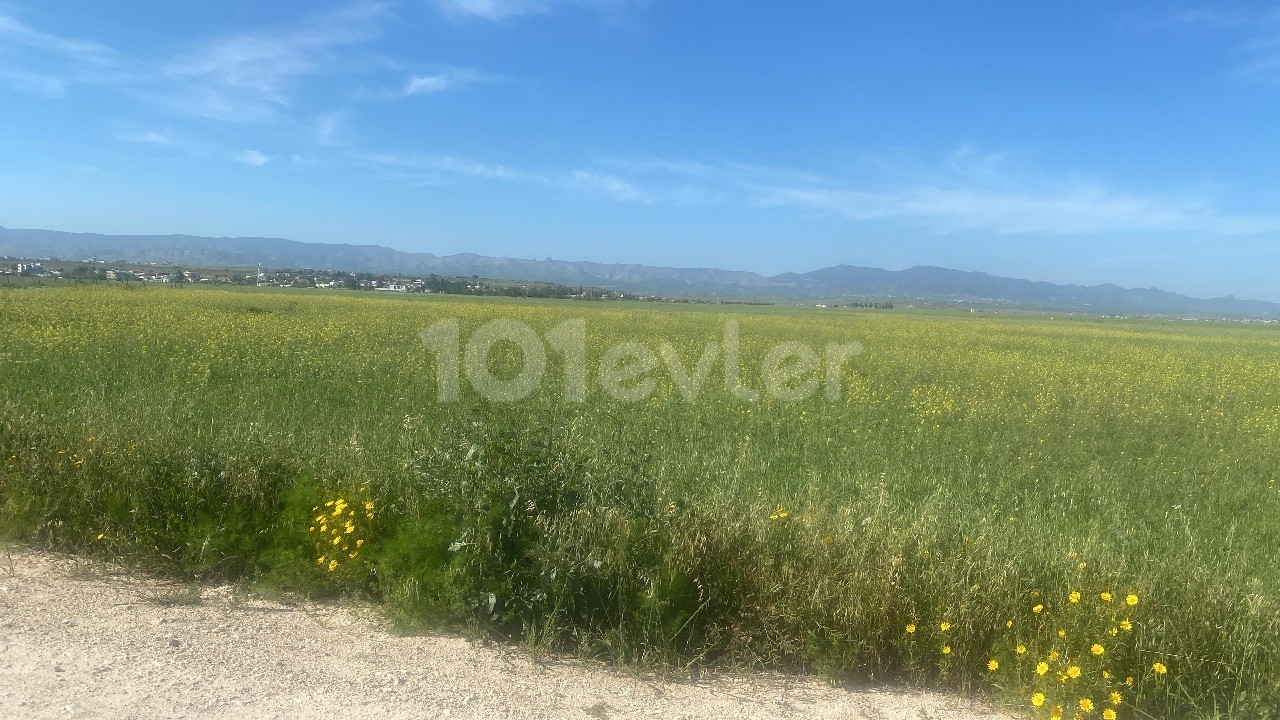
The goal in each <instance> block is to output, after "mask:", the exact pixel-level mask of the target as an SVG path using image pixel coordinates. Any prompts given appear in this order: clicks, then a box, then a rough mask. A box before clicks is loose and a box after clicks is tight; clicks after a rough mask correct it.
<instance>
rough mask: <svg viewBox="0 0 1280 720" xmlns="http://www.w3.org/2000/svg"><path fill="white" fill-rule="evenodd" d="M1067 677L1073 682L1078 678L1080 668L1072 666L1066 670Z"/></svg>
mask: <svg viewBox="0 0 1280 720" xmlns="http://www.w3.org/2000/svg"><path fill="white" fill-rule="evenodd" d="M1067 677H1069V678H1071V679H1072V680H1075V679H1076V678H1078V677H1080V666H1079V665H1072V666H1071V667H1069V668H1067Z"/></svg>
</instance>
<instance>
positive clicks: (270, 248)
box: [0, 227, 1280, 318]
mask: <svg viewBox="0 0 1280 720" xmlns="http://www.w3.org/2000/svg"><path fill="white" fill-rule="evenodd" d="M0 255H7V256H13V257H33V258H34V257H49V258H58V259H62V260H83V259H86V258H90V257H92V258H97V259H99V260H105V261H107V262H132V263H147V262H163V263H173V264H180V265H206V266H236V267H256V266H257V265H259V264H261V265H262V266H263V267H264V268H294V269H300V268H313V269H317V270H347V271H356V272H374V273H397V274H410V275H412V274H419V273H421V274H429V273H436V274H439V275H480V276H483V277H488V278H494V279H502V280H541V281H546V282H555V283H562V284H569V285H574V284H581V285H597V286H604V287H611V288H614V289H619V290H630V291H634V292H654V293H685V294H697V295H712V296H718V297H724V298H762V297H770V298H778V299H797V300H798V299H805V300H815V301H817V300H824V301H828V302H840V301H853V300H866V299H881V300H885V299H893V300H900V301H902V300H919V301H934V302H962V303H963V302H969V303H982V304H998V305H1006V306H1009V307H1023V308H1038V309H1064V310H1081V311H1087V312H1097V313H1148V314H1194V315H1212V316H1230V317H1268V318H1280V304H1277V303H1271V302H1264V301H1257V300H1238V299H1236V298H1234V297H1232V296H1230V295H1228V296H1227V297H1224V298H1213V299H1201V298H1191V297H1187V296H1185V295H1179V294H1177V293H1172V292H1167V291H1164V290H1160V289H1158V288H1147V289H1130V288H1122V287H1119V286H1117V285H1109V284H1108V285H1095V286H1081V285H1058V284H1054V283H1049V282H1043V281H1033V280H1021V279H1016V278H1006V277H1000V276H996V275H990V274H988V273H983V272H971V271H961V270H949V269H946V268H939V267H928V266H918V267H913V268H909V269H906V270H882V269H879V268H868V267H855V266H851V265H836V266H832V267H827V268H822V269H820V270H814V271H812V272H807V273H782V274H780V275H774V276H772V277H769V276H765V275H761V274H759V273H754V272H746V271H737V270H721V269H718V268H677V267H656V266H650V265H637V264H625V263H598V262H589V261H566V260H552V259H545V260H530V259H519V258H503V257H488V256H484V255H477V254H474V253H462V254H458V255H446V256H439V255H434V254H432V253H425V252H423V253H410V252H403V251H400V250H393V249H391V248H387V247H382V246H380V245H350V244H320V243H304V242H298V241H294V240H286V239H283V238H254V237H240V238H206V237H196V236H192V235H100V234H96V233H69V232H61V231H55V230H11V229H6V228H3V227H0Z"/></svg>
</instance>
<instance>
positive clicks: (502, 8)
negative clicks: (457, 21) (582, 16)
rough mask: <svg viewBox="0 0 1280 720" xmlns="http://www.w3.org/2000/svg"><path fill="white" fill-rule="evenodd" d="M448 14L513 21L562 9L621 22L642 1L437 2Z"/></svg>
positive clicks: (528, 0) (470, 0)
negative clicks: (588, 12)
mask: <svg viewBox="0 0 1280 720" xmlns="http://www.w3.org/2000/svg"><path fill="white" fill-rule="evenodd" d="M435 2H436V5H437V6H439V7H440V9H441V10H443V11H444V12H445V13H446V14H448V15H452V16H455V17H459V16H463V17H465V16H471V17H478V18H483V19H485V20H491V21H499V20H505V19H507V18H510V17H519V16H527V15H542V14H545V13H549V12H551V11H553V10H555V9H556V8H559V7H577V8H581V9H585V10H590V11H592V12H595V13H597V14H599V15H600V16H601V17H603V18H605V19H608V20H616V19H618V18H620V17H621V16H622V15H623V14H624V13H625V12H626V11H627V9H628V8H630V7H632V6H634V5H638V4H640V3H639V2H638V0H435Z"/></svg>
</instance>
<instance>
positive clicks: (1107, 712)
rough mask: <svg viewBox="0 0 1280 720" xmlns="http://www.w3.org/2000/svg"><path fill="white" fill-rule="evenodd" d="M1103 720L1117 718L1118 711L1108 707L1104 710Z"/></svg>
mask: <svg viewBox="0 0 1280 720" xmlns="http://www.w3.org/2000/svg"><path fill="white" fill-rule="evenodd" d="M1102 720H1116V711H1115V710H1112V709H1111V708H1107V709H1105V710H1103V711H1102Z"/></svg>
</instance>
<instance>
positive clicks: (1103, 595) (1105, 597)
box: [1098, 592, 1111, 602]
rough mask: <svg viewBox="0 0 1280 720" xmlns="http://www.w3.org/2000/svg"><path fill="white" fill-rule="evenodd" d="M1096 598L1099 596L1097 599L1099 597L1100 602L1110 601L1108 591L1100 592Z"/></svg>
mask: <svg viewBox="0 0 1280 720" xmlns="http://www.w3.org/2000/svg"><path fill="white" fill-rule="evenodd" d="M1098 598H1099V599H1101V600H1102V602H1111V593H1109V592H1104V593H1102V594H1100V595H1098Z"/></svg>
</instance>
